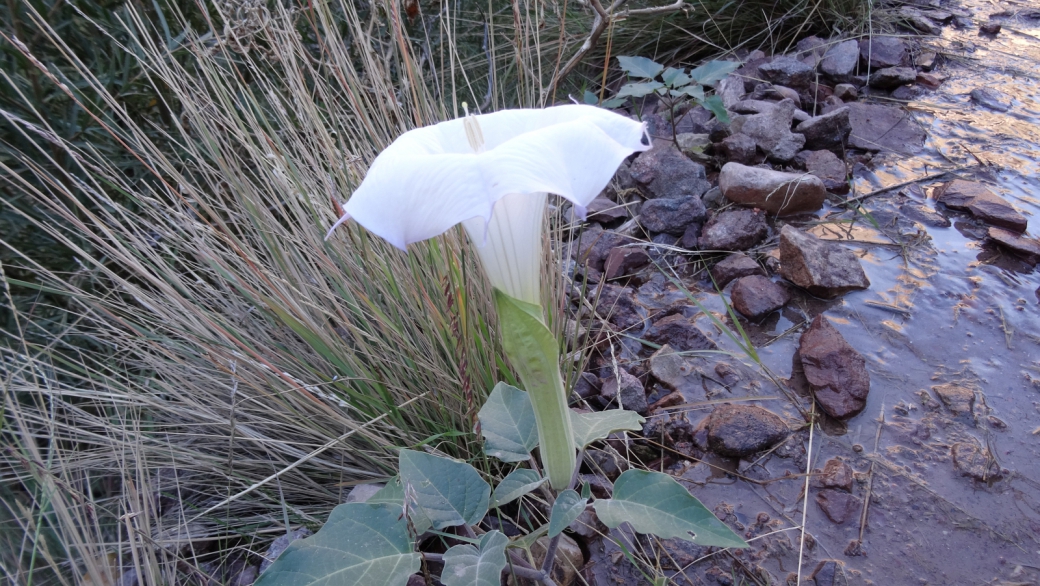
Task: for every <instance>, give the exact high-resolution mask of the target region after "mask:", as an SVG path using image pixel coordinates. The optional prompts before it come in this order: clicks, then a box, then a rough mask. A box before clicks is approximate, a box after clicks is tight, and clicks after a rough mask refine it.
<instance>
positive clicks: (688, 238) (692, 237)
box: [677, 200, 703, 250]
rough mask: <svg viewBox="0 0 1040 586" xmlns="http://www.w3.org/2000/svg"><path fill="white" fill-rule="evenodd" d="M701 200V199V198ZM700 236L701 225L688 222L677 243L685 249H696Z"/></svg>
mask: <svg viewBox="0 0 1040 586" xmlns="http://www.w3.org/2000/svg"><path fill="white" fill-rule="evenodd" d="M702 201H703V200H702ZM700 237H701V225H700V224H690V225H689V226H687V227H686V231H685V232H683V235H682V236H681V237H680V238H679V241H678V242H677V244H678V245H679V246H681V247H683V248H685V249H686V250H697V239H698V238H700Z"/></svg>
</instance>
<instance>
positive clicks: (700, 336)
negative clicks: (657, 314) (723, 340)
mask: <svg viewBox="0 0 1040 586" xmlns="http://www.w3.org/2000/svg"><path fill="white" fill-rule="evenodd" d="M644 338H645V339H646V340H647V341H649V342H653V343H654V344H660V345H661V346H664V345H665V344H668V345H669V346H671V347H672V348H675V349H676V350H678V351H679V352H689V351H691V350H715V349H716V348H717V347H716V346H715V342H712V341H711V340H710V339H708V337H707V336H705V335H704V332H702V331H701V330H700V328H698V327H697V326H696V324H694V323H693V321H692V320H690V319H689V318H687V317H686V316H684V315H683V314H681V313H677V314H674V315H669V316H667V317H663V318H661V319H659V320H657V321H655V322H654V324H653V325H652V326H650V329H649V330H647V332H646V335H645V336H644Z"/></svg>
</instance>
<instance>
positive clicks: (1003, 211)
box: [936, 179, 1029, 232]
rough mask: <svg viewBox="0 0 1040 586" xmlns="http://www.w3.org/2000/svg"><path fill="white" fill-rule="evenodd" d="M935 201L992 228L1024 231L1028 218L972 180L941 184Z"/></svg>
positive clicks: (957, 180)
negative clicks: (966, 213)
mask: <svg viewBox="0 0 1040 586" xmlns="http://www.w3.org/2000/svg"><path fill="white" fill-rule="evenodd" d="M936 201H938V202H939V203H941V204H943V205H945V206H946V207H948V208H950V209H954V210H960V211H968V212H971V213H972V215H974V216H975V217H976V218H978V219H980V220H982V221H984V222H986V223H988V224H992V225H994V226H999V227H1001V228H1007V229H1008V230H1013V231H1015V232H1024V231H1025V230H1026V228H1027V227H1028V223H1029V221H1028V219H1027V218H1026V217H1025V216H1024V215H1022V213H1021V212H1019V211H1018V210H1016V209H1015V208H1014V207H1013V206H1012V205H1011V204H1009V203H1008V202H1007V201H1006V200H1005V199H1004V198H1002V197H1000V196H999V195H997V194H995V193H993V192H992V191H990V190H989V189H988V188H987V187H986V186H985V185H983V184H981V183H978V182H975V181H965V180H963V179H956V180H954V181H950V182H949V183H946V184H944V185H943V186H942V187H940V188H939V190H938V192H937V194H936Z"/></svg>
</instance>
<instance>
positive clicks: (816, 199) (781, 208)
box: [719, 163, 827, 216]
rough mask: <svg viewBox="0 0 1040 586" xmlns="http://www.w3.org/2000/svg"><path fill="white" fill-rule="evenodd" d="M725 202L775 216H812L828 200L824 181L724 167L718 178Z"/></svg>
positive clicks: (730, 165)
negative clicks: (807, 213)
mask: <svg viewBox="0 0 1040 586" xmlns="http://www.w3.org/2000/svg"><path fill="white" fill-rule="evenodd" d="M719 188H720V189H721V190H722V195H724V196H725V197H726V199H728V200H730V201H732V202H735V203H738V204H740V205H742V206H746V207H756V208H759V209H762V210H765V211H766V212H768V213H771V214H776V215H780V216H783V215H789V214H799V213H802V212H815V211H816V210H818V209H820V208H821V207H823V202H824V200H825V199H826V197H827V191H826V189H825V188H824V185H823V181H821V180H820V179H819V178H818V177H815V176H813V175H806V174H804V173H784V172H782V171H774V170H772V169H762V168H760V167H747V166H744V165H741V164H740V163H726V164H725V165H723V167H722V173H720V174H719Z"/></svg>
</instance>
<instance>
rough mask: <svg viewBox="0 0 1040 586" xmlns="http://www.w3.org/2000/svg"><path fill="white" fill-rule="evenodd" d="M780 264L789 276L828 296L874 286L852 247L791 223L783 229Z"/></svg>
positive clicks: (813, 292) (786, 276)
mask: <svg viewBox="0 0 1040 586" xmlns="http://www.w3.org/2000/svg"><path fill="white" fill-rule="evenodd" d="M780 267H781V268H780V274H781V275H782V276H783V277H784V278H785V279H787V280H788V281H791V282H792V283H794V284H795V285H798V286H799V287H801V288H803V289H805V290H807V291H808V292H809V293H812V294H813V295H815V296H817V297H822V298H824V299H833V298H835V297H837V296H839V295H842V294H843V293H846V292H848V291H853V290H856V289H866V288H868V287H870V281H869V280H868V279H867V275H866V274H865V273H864V272H863V267H861V266H860V264H859V259H857V258H856V255H855V254H853V253H852V252H851V251H850V250H849V249H847V248H845V247H844V246H842V245H841V244H838V243H837V242H830V241H826V240H820V239H819V238H816V237H815V236H812V235H810V234H806V233H803V232H801V231H799V230H798V229H797V228H795V227H794V226H791V225H790V224H788V225H786V226H784V227H783V229H782V230H781V231H780Z"/></svg>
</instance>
